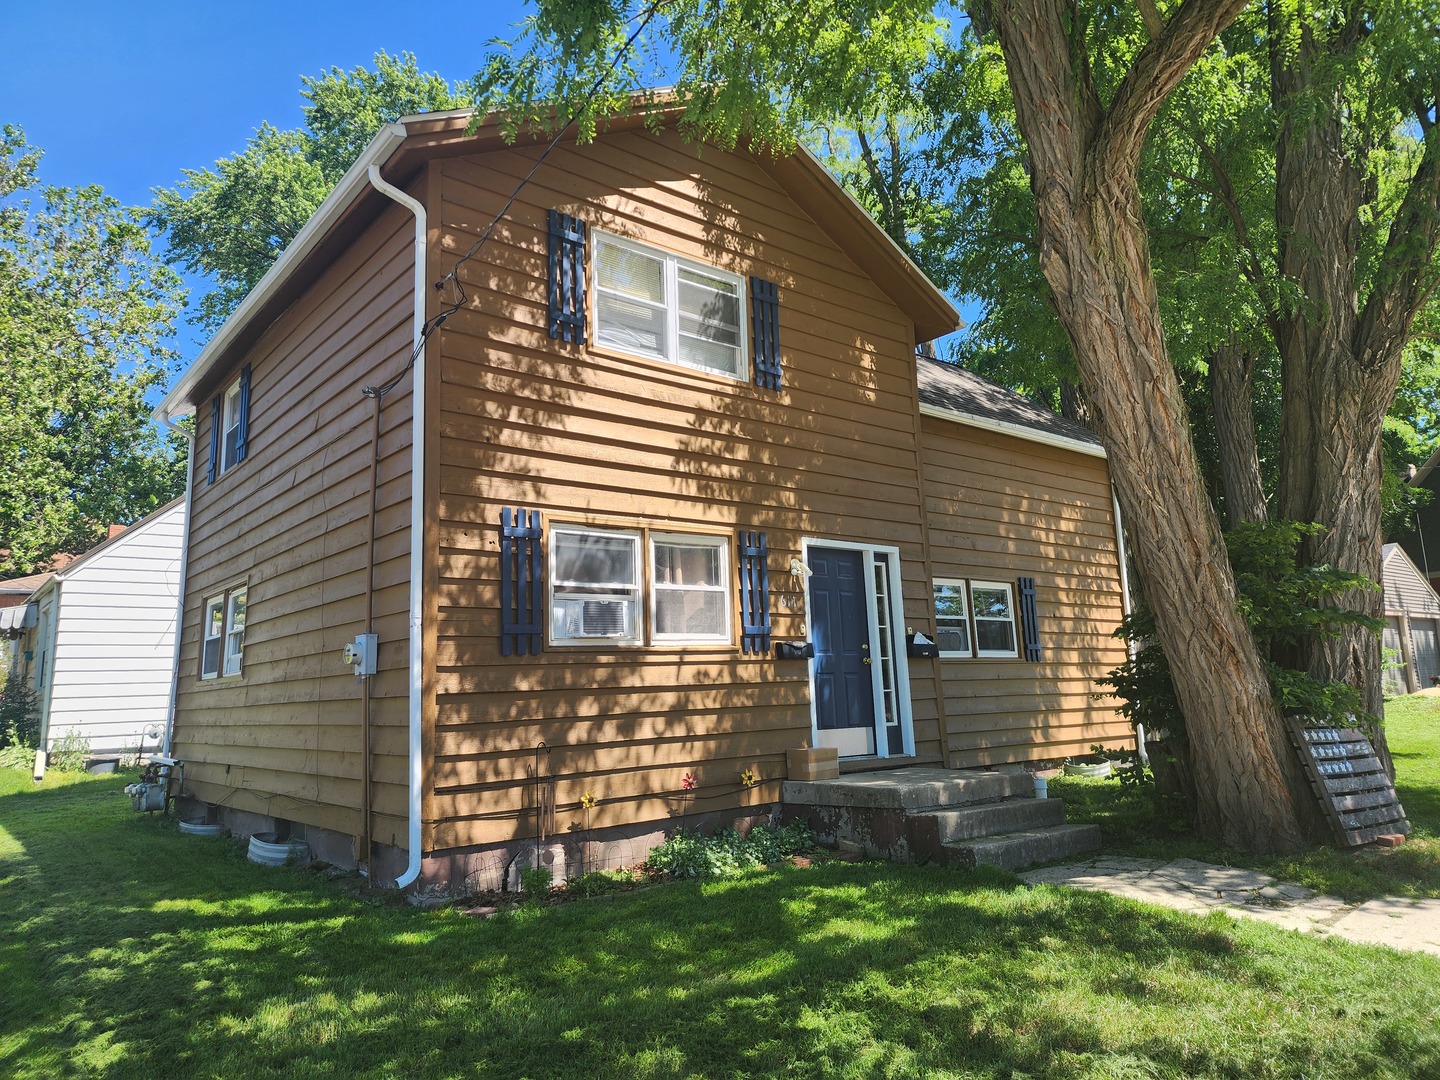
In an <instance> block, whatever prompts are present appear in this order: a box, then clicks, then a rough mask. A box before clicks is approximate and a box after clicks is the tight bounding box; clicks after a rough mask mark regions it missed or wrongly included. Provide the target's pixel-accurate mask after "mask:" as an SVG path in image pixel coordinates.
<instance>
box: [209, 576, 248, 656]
mask: <svg viewBox="0 0 1440 1080" xmlns="http://www.w3.org/2000/svg"><path fill="white" fill-rule="evenodd" d="M246 591H247V590H246V587H245V586H244V585H243V584H242V585H235V586H233V587H231V588H229V589H227V590H226V591H225V592H223V593H219V594H218V595H216V596H211V597H208V598H207V599H206V601H205V616H204V621H203V623H202V624H201V629H202V631H203V637H202V640H201V645H200V678H202V679H216V678H220V677H221V676H228V675H239V674H240V668H241V664H242V662H243V660H244V654H245V598H246Z"/></svg>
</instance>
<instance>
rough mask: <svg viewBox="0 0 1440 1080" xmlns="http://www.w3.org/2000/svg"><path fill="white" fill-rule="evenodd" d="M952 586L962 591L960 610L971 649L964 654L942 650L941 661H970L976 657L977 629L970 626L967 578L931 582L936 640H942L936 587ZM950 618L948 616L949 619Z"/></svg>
mask: <svg viewBox="0 0 1440 1080" xmlns="http://www.w3.org/2000/svg"><path fill="white" fill-rule="evenodd" d="M936 585H950V586H958V587H959V589H960V610H961V619H963V620H964V623H965V638H966V642H967V644H968V645H969V648H968V649H967V650H966V651H964V652H959V651H957V650H955V649H941V650H940V659H942V660H969V659H971V658H972V657H974V655H975V628H974V627H973V626H971V625H970V616H971V612H970V582H969V581H967V580H966V579H965V578H949V577H937V578H932V579H931V582H930V607H931V613H932V615H933V617H934V619H935V640H936V641H937V642H938V641H939V640H940V612H939V611H938V610H935V586H936ZM948 617H949V616H947V618H948Z"/></svg>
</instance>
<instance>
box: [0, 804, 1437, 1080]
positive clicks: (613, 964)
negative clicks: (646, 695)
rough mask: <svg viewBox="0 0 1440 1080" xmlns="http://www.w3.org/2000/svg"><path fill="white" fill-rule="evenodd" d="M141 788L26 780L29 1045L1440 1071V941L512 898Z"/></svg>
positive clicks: (690, 1061)
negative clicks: (318, 862) (531, 904)
mask: <svg viewBox="0 0 1440 1080" xmlns="http://www.w3.org/2000/svg"><path fill="white" fill-rule="evenodd" d="M118 789H119V783H114V784H93V783H87V784H83V785H78V786H77V787H75V788H62V789H58V790H54V791H40V792H27V793H24V794H19V795H10V796H4V797H0V823H3V829H4V831H5V833H6V834H8V837H9V838H10V841H11V843H10V844H9V846H6V847H4V848H0V882H3V884H0V902H3V905H4V910H5V911H6V914H7V917H6V919H5V921H4V923H3V925H0V948H3V949H4V950H5V964H6V967H5V970H6V974H7V976H11V977H10V978H8V979H7V980H6V983H7V985H5V986H4V987H3V988H0V1005H3V1008H0V1016H3V1017H4V1018H5V1019H3V1020H0V1072H3V1073H7V1074H13V1075H15V1076H54V1075H62V1074H65V1073H70V1072H73V1073H91V1072H99V1073H109V1074H112V1075H144V1074H153V1075H187V1076H190V1075H193V1076H247V1077H269V1076H286V1077H289V1076H312V1075H313V1076H336V1075H340V1076H369V1075H374V1076H397V1075H408V1076H440V1075H466V1076H480V1077H490V1076H495V1077H500V1076H506V1077H512V1076H541V1075H543V1076H656V1077H659V1076H688V1075H705V1076H709V1075H727V1076H729V1075H733V1076H775V1075H786V1076H870V1075H893V1076H930V1075H935V1074H936V1073H941V1072H959V1071H964V1072H967V1073H969V1074H972V1075H982V1076H1009V1075H1013V1074H1015V1073H1031V1074H1042V1075H1063V1074H1067V1073H1076V1074H1079V1073H1086V1072H1093V1071H1097V1070H1100V1071H1106V1072H1112V1071H1119V1072H1124V1071H1127V1070H1129V1071H1134V1072H1144V1073H1146V1074H1153V1073H1158V1074H1162V1075H1165V1074H1170V1075H1212V1074H1234V1075H1242V1074H1243V1075H1250V1076H1263V1075H1294V1074H1296V1073H1302V1072H1303V1073H1306V1074H1311V1075H1335V1076H1341V1075H1385V1074H1386V1073H1387V1072H1388V1071H1390V1069H1391V1064H1390V1063H1392V1062H1394V1061H1396V1060H1403V1061H1404V1062H1406V1063H1407V1071H1408V1072H1409V1073H1410V1074H1412V1075H1414V1074H1423V1073H1425V1072H1426V1071H1427V1070H1428V1071H1431V1072H1434V1071H1440V1046H1437V1042H1436V1036H1435V1035H1434V1031H1435V1028H1436V1024H1435V1020H1436V1016H1435V1011H1434V1006H1433V1004H1432V1003H1429V1002H1427V1001H1426V996H1427V995H1426V994H1425V993H1424V992H1423V991H1422V990H1418V989H1408V990H1407V989H1406V988H1407V987H1409V988H1414V987H1417V986H1421V987H1423V986H1430V985H1433V984H1434V983H1435V981H1436V980H1437V978H1440V964H1437V963H1435V962H1434V961H1432V960H1430V959H1429V958H1424V957H1399V956H1396V955H1394V954H1390V953H1386V952H1384V951H1382V950H1369V951H1366V952H1365V953H1363V954H1362V953H1360V952H1357V951H1355V950H1353V949H1349V948H1348V947H1345V946H1338V945H1333V944H1328V943H1321V942H1315V941H1307V940H1302V939H1299V938H1292V937H1289V936H1286V935H1281V934H1278V933H1277V932H1275V931H1272V930H1269V929H1268V928H1264V927H1249V926H1235V925H1234V924H1231V923H1228V922H1226V921H1224V920H1219V919H1216V920H1210V921H1203V922H1202V921H1198V920H1192V919H1186V918H1182V917H1178V916H1169V915H1155V914H1152V913H1148V912H1142V910H1141V909H1139V908H1137V907H1135V906H1133V905H1129V904H1126V903H1124V902H1122V901H1119V900H1116V899H1114V898H1112V897H1108V896H1105V895H1101V894H1091V893H1082V892H1072V891H1067V890H1059V889H1051V888H1040V889H1026V888H1024V887H1021V886H1019V885H1017V883H1016V882H1015V880H1014V879H1013V878H1011V877H1010V876H1009V875H1005V874H1000V873H987V874H964V873H960V872H955V871H944V870H934V869H923V868H922V869H917V868H913V867H904V866H891V865H882V864H865V865H855V866H852V865H847V864H830V865H825V866H820V867H817V868H815V869H812V870H804V871H801V870H794V869H791V868H788V867H787V868H785V869H783V870H778V871H770V872H766V873H762V874H757V875H754V876H751V877H748V878H745V879H740V880H736V881H728V882H718V883H708V884H697V883H685V884H679V885H670V886H665V887H662V888H656V889H650V890H644V891H641V892H639V893H634V894H627V895H624V896H615V897H608V898H605V899H602V900H597V901H591V902H586V903H576V904H571V905H566V906H563V907H559V908H551V909H524V908H522V909H519V910H517V911H516V912H514V913H512V914H508V915H504V916H501V917H497V918H494V919H490V920H487V921H483V922H481V921H476V920H473V919H470V918H468V917H464V916H461V915H459V914H457V913H454V912H439V913H421V912H416V911H412V910H409V909H404V908H399V909H397V908H396V907H393V906H387V905H385V904H383V903H380V902H366V900H365V899H364V898H363V897H362V898H355V897H351V896H347V895H343V894H342V893H340V892H339V891H338V890H336V889H335V888H334V886H333V885H331V884H328V883H326V882H324V881H322V880H320V879H319V878H318V877H317V876H316V875H314V874H308V873H305V872H301V871H294V870H283V869H282V870H279V871H274V870H267V869H264V868H260V867H256V866H253V865H251V864H249V863H248V862H246V861H245V860H244V859H243V857H242V856H241V855H240V854H239V853H238V851H237V849H236V848H235V847H234V846H233V845H230V844H228V843H227V842H225V841H209V840H199V839H196V838H192V837H182V836H180V835H179V834H178V833H177V832H174V831H173V830H172V828H171V826H170V825H169V824H168V823H166V822H163V821H159V820H147V819H142V818H140V817H138V816H136V815H133V814H131V813H130V812H129V810H128V808H127V805H126V804H125V801H124V799H123V797H121V796H120V795H119V791H118ZM17 846H18V847H19V848H20V849H22V850H20V851H15V850H14V849H15V847H17ZM11 916H13V918H12V917H11ZM1361 955H1363V956H1364V957H1365V962H1364V963H1363V964H1357V963H1356V958H1357V957H1359V956H1361ZM1372 1002H1373V1003H1374V1004H1373V1006H1372ZM1316 1010H1320V1011H1322V1012H1323V1014H1324V1015H1325V1016H1326V1017H1327V1018H1328V1021H1327V1024H1324V1025H1316V1024H1313V1023H1312V1022H1311V1019H1310V1018H1313V1017H1314V1016H1315V1015H1316ZM1397 1053H1398V1054H1402V1055H1403V1058H1396V1057H1394V1055H1395V1054H1397ZM1386 1055H1391V1056H1390V1057H1389V1058H1387V1057H1386Z"/></svg>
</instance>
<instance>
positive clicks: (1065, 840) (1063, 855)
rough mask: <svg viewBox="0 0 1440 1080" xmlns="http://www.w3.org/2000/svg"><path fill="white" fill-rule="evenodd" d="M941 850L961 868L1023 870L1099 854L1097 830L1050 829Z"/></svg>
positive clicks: (1090, 827) (1094, 827)
mask: <svg viewBox="0 0 1440 1080" xmlns="http://www.w3.org/2000/svg"><path fill="white" fill-rule="evenodd" d="M1045 801H1047V802H1048V801H1049V800H1045ZM944 850H945V853H946V856H947V860H946V861H948V862H951V863H958V864H959V865H961V866H998V867H1000V869H1002V870H1023V869H1024V868H1025V867H1027V866H1035V865H1037V864H1039V863H1045V862H1055V861H1057V860H1059V859H1068V858H1072V857H1074V856H1076V855H1081V854H1084V853H1086V852H1091V851H1098V850H1100V826H1098V825H1052V826H1050V827H1048V828H1044V829H1028V830H1025V831H1023V832H1012V833H1006V834H1004V835H1001V836H987V837H984V838H983V839H978V840H970V841H967V842H965V843H963V844H946V845H945V849H944Z"/></svg>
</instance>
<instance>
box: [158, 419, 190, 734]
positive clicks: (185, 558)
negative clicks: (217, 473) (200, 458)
mask: <svg viewBox="0 0 1440 1080" xmlns="http://www.w3.org/2000/svg"><path fill="white" fill-rule="evenodd" d="M160 422H161V423H162V424H164V425H165V426H166V427H167V428H169V429H170V430H171V431H178V432H179V433H180V434H181V435H184V436H185V442H186V445H187V449H186V451H185V530H184V535H183V538H182V542H181V544H180V588H179V594H180V595H179V596H178V597H177V598H176V601H175V655H174V658H173V659H172V660H171V661H170V704H169V706H168V707H167V708H166V711H165V749H164V750H163V751H162V752H161V756H162V757H167V758H168V757H173V756H174V755H172V754H171V752H170V751H171V742H172V740H173V739H174V737H175V700H176V698H178V697H179V695H180V634H181V631H182V630H183V629H184V628H185V585H186V580H185V579H186V573H187V571H188V570H189V567H190V501H191V499H192V498H193V497H194V495H195V432H193V431H187V430H186V429H185V428H183V427H180V426H179V425H178V424H174V423H172V422H171V420H170V417H168V416H161V417H160Z"/></svg>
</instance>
